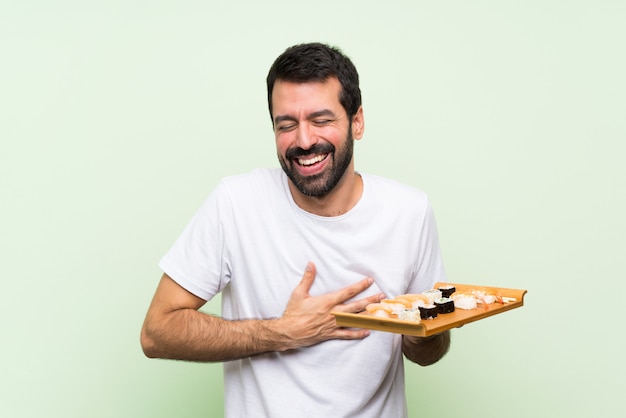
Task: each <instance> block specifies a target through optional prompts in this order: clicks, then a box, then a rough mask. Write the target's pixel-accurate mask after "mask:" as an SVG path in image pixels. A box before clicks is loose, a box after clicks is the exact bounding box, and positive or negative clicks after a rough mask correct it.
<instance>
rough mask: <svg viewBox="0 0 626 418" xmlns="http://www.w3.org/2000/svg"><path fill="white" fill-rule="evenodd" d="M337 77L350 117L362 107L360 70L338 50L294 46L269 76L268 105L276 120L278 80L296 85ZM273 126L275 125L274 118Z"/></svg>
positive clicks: (277, 60) (343, 101) (287, 50)
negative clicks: (273, 103)
mask: <svg viewBox="0 0 626 418" xmlns="http://www.w3.org/2000/svg"><path fill="white" fill-rule="evenodd" d="M331 77H336V78H337V79H338V80H339V83H340V84H341V93H340V94H339V102H340V103H341V105H342V106H343V108H344V109H345V111H346V113H347V114H348V118H349V119H352V116H354V115H355V114H356V112H357V111H358V110H359V107H360V106H361V89H360V88H359V74H358V72H357V70H356V67H355V66H354V64H353V63H352V61H350V58H348V57H347V56H345V55H344V54H343V53H342V52H341V51H340V50H339V49H338V48H336V47H331V46H328V45H324V44H321V43H317V42H314V43H307V44H299V45H294V46H291V47H289V48H287V49H286V50H285V52H283V53H282V54H281V55H279V56H278V58H276V60H275V61H274V64H272V67H271V68H270V70H269V73H268V74H267V80H266V81H267V104H268V106H269V111H270V117H272V91H273V89H274V83H276V80H282V81H288V82H292V83H306V82H312V81H313V82H315V81H318V82H324V81H326V80H328V79H329V78H331ZM272 123H274V121H273V119H272Z"/></svg>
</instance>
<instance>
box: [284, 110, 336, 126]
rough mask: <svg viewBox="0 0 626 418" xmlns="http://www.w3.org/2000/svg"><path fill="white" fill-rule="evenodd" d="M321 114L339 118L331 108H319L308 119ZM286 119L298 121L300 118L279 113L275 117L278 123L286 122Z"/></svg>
mask: <svg viewBox="0 0 626 418" xmlns="http://www.w3.org/2000/svg"><path fill="white" fill-rule="evenodd" d="M321 116H331V117H333V118H337V115H335V113H334V112H333V111H332V110H330V109H322V110H318V111H315V112H313V113H311V114H309V115H307V119H308V120H311V119H315V118H319V117H321ZM285 121H289V122H297V121H298V119H296V118H295V117H294V116H290V115H278V116H276V117H275V118H274V124H278V123H280V122H285Z"/></svg>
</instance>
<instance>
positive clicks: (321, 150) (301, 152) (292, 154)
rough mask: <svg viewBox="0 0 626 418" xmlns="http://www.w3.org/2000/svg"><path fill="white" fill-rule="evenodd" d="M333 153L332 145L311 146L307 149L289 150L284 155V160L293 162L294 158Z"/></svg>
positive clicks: (333, 147) (296, 148)
mask: <svg viewBox="0 0 626 418" xmlns="http://www.w3.org/2000/svg"><path fill="white" fill-rule="evenodd" d="M333 152H335V146H334V145H332V144H328V143H324V144H313V145H312V146H311V148H309V149H304V148H300V147H295V148H289V149H288V150H287V152H286V153H285V158H287V159H288V160H293V159H294V158H300V157H307V156H309V155H315V154H331V153H333Z"/></svg>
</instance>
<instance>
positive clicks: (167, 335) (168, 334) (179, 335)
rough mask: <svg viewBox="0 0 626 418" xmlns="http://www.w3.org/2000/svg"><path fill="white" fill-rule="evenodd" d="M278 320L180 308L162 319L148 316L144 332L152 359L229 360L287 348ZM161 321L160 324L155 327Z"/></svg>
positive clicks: (145, 348) (147, 352) (144, 346)
mask: <svg viewBox="0 0 626 418" xmlns="http://www.w3.org/2000/svg"><path fill="white" fill-rule="evenodd" d="M276 321H277V320H273V319H270V320H255V319H250V320H241V321H228V320H225V319H223V318H219V317H216V316H211V315H208V314H205V313H202V312H199V311H197V310H194V309H180V310H177V311H174V312H170V313H169V314H167V316H166V318H163V319H162V320H161V321H156V320H155V321H151V320H150V319H148V320H147V321H146V323H145V325H144V327H143V330H142V334H141V344H142V347H143V350H144V353H145V354H146V356H148V357H152V358H167V359H176V360H189V361H205V362H217V361H229V360H236V359H240V358H245V357H250V356H254V355H257V354H261V353H266V352H269V351H281V350H284V349H286V348H287V345H286V343H284V342H283V340H284V336H283V335H281V333H279V332H277V331H276V330H277V329H279V327H276V326H275V325H276V324H275V322H276ZM157 324H158V327H157V326H156V325H157Z"/></svg>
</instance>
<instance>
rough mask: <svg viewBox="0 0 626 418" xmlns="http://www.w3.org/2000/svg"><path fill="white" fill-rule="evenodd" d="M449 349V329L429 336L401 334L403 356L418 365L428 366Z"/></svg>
mask: <svg viewBox="0 0 626 418" xmlns="http://www.w3.org/2000/svg"><path fill="white" fill-rule="evenodd" d="M449 349H450V331H444V332H441V333H439V334H435V335H432V336H430V337H413V336H410V335H403V336H402V352H403V353H404V356H405V357H406V358H408V359H409V360H411V361H412V362H414V363H417V364H419V365H420V366H430V365H431V364H435V363H436V362H438V361H439V360H440V359H441V358H442V357H443V356H444V355H445V354H446V353H447V352H448V350H449Z"/></svg>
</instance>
